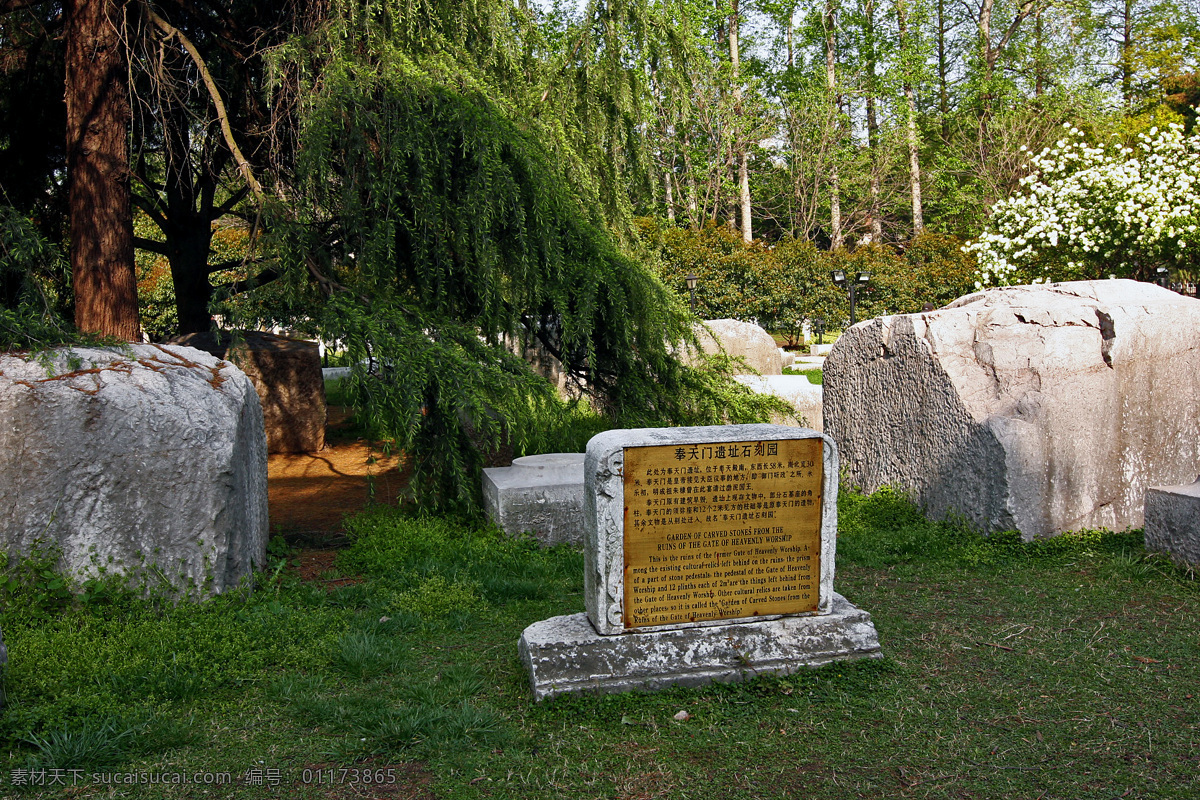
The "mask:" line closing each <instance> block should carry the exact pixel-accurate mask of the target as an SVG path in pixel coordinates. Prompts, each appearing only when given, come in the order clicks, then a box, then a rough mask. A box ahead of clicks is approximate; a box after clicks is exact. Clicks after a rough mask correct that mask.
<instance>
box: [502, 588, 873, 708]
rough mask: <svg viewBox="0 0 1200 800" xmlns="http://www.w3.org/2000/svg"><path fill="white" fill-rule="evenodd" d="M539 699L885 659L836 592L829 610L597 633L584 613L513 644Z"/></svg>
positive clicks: (865, 618)
mask: <svg viewBox="0 0 1200 800" xmlns="http://www.w3.org/2000/svg"><path fill="white" fill-rule="evenodd" d="M517 647H518V651H519V653H520V656H521V660H522V661H523V662H524V663H525V667H526V669H527V670H528V671H529V683H530V686H531V687H532V688H533V695H534V697H535V698H536V699H538V700H543V699H545V698H548V697H554V696H556V695H560V694H568V693H572V692H625V691H629V690H631V689H645V690H654V689H662V688H665V687H667V686H672V685H680V686H701V685H704V684H707V683H712V682H713V681H718V682H721V683H732V682H734V681H739V680H744V679H746V678H752V677H755V676H758V675H767V674H780V675H786V674H788V673H791V672H796V671H797V670H799V669H801V668H803V667H817V666H821V665H822V664H828V663H830V662H833V661H846V660H852V659H859V658H882V657H883V656H882V653H881V652H880V649H879V639H878V637H877V636H876V633H875V625H874V623H872V622H871V615H870V614H868V613H867V612H865V611H862V610H860V609H858V608H856V607H855V606H853V605H851V604H850V603H849V602H848V601H847V600H846V598H844V597H842V596H841V595H840V594H836V593H835V594H834V595H833V603H832V609H831V611H830V613H828V614H821V615H816V616H810V617H777V618H775V619H766V620H762V621H759V622H740V623H735V624H731V625H718V626H709V627H700V628H676V629H673V630H660V631H651V632H648V633H641V632H638V633H628V634H623V635H618V636H601V635H600V634H598V633H596V629H595V628H593V627H592V624H591V623H590V622H588V619H587V615H586V614H570V615H568V616H562V617H551V618H550V619H546V620H542V621H541V622H535V623H534V624H532V625H530V626H529V627H528V628H526V629H525V632H524V633H522V634H521V640H520V642H519V643H518V646H517Z"/></svg>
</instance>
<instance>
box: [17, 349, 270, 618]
mask: <svg viewBox="0 0 1200 800" xmlns="http://www.w3.org/2000/svg"><path fill="white" fill-rule="evenodd" d="M50 358H51V364H50V368H49V369H47V367H46V366H44V365H42V364H40V363H38V361H37V360H30V359H26V358H22V357H19V356H13V355H5V356H0V485H3V486H4V492H3V494H2V495H0V547H3V548H4V549H5V550H6V551H7V552H9V553H10V554H14V555H20V554H26V553H28V552H30V551H31V550H32V549H35V548H37V549H45V548H47V547H52V548H57V549H58V550H59V551H61V557H60V560H59V565H60V567H61V568H63V569H64V570H65V571H66V572H68V573H70V574H72V575H73V576H75V577H76V578H78V579H85V578H87V577H91V576H94V575H97V574H99V573H101V572H108V573H118V574H125V575H128V576H131V577H133V578H134V580H135V581H141V580H143V579H145V580H147V581H148V582H150V583H155V582H158V581H166V582H168V583H169V584H170V585H172V586H175V587H178V588H179V589H182V590H184V591H186V592H188V593H191V594H210V593H214V592H219V591H221V590H223V589H226V588H229V587H232V586H236V585H237V584H238V583H239V582H240V581H242V580H243V579H245V578H247V577H249V576H250V574H251V572H252V570H253V569H254V568H255V567H256V566H262V565H263V564H265V562H266V542H267V534H268V528H267V451H266V436H265V433H264V429H263V416H262V408H261V406H260V405H259V400H258V396H257V395H256V394H255V391H254V387H253V385H252V384H251V383H250V381H249V379H247V378H246V376H245V375H244V374H243V373H242V372H241V371H240V370H238V369H237V368H236V367H234V366H233V365H232V364H230V363H229V362H226V361H219V360H217V359H216V358H214V357H212V356H210V355H209V354H207V353H203V352H201V351H199V350H194V349H191V348H187V347H175V346H160V345H131V346H130V347H128V348H127V349H125V350H122V351H108V350H99V349H88V348H74V349H73V350H71V351H70V352H69V353H53V354H51V355H50Z"/></svg>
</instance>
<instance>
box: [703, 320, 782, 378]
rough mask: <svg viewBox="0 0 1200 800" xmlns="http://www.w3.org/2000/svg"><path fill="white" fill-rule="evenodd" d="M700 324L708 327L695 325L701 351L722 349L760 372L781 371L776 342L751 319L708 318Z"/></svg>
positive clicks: (771, 372) (780, 357) (709, 351)
mask: <svg viewBox="0 0 1200 800" xmlns="http://www.w3.org/2000/svg"><path fill="white" fill-rule="evenodd" d="M704 324H705V325H707V326H708V330H705V329H704V327H703V326H700V325H697V326H696V336H697V338H698V339H699V340H700V346H701V348H703V350H704V352H705V353H708V354H709V355H712V354H714V353H717V352H719V351H720V350H721V348H724V349H725V352H726V353H727V354H728V355H730V356H736V357H741V358H743V359H745V361H746V364H747V365H748V366H750V367H751V368H753V369H754V370H756V371H757V372H758V373H759V374H761V375H781V374H783V357H782V356H781V355H780V351H779V345H777V344H776V343H775V339H774V337H772V336H771V334H769V333H767V332H766V331H765V330H763V329H762V328H760V327H758V326H757V325H755V324H754V323H753V322H741V321H740V320H736V319H710V320H706V321H705V323H704ZM709 331H711V333H710V332H709ZM714 336H715V337H716V338H714Z"/></svg>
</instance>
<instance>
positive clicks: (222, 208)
mask: <svg viewBox="0 0 1200 800" xmlns="http://www.w3.org/2000/svg"><path fill="white" fill-rule="evenodd" d="M248 191H249V188H248V187H246V186H243V187H242V188H240V189H238V190H237V191H236V192H234V193H233V194H232V195H230V196H229V199H228V200H226V201H225V202H224V203H222V204H221V205H219V206H217V207H216V208H214V209H213V212H212V214H213V216H212V218H213V219H220V218H221V217H223V216H225V215H226V214H228V213H230V212H231V211H233V207H234V206H236V205H237V204H238V203H240V202H242V200H244V199H245V197H246V192H248Z"/></svg>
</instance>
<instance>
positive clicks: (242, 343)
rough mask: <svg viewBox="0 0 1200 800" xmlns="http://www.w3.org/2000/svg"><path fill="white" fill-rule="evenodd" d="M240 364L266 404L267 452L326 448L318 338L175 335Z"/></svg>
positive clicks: (253, 333) (183, 342)
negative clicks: (313, 339)
mask: <svg viewBox="0 0 1200 800" xmlns="http://www.w3.org/2000/svg"><path fill="white" fill-rule="evenodd" d="M171 341H172V343H174V344H181V345H184V346H186V347H195V348H197V349H199V350H203V351H205V352H206V353H209V354H211V355H214V356H216V357H217V358H223V359H227V360H228V361H231V362H232V363H233V364H235V365H236V366H237V367H238V368H239V369H241V370H242V372H244V373H246V376H247V377H248V378H250V381H251V383H253V384H254V390H255V392H257V393H258V399H259V402H260V403H261V404H262V410H263V424H264V426H265V428H266V433H267V452H268V453H315V452H317V451H318V450H321V449H322V448H323V447H325V414H326V406H325V379H324V375H323V373H322V372H321V351H320V346H319V345H318V344H317V343H316V342H306V341H302V340H299V339H289V338H287V337H284V336H276V335H274V334H271V333H260V332H258V331H244V332H241V333H239V334H237V335H236V336H235V335H234V334H231V333H228V332H222V333H219V334H217V333H192V334H188V335H186V336H179V337H176V338H175V339H172V340H171Z"/></svg>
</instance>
